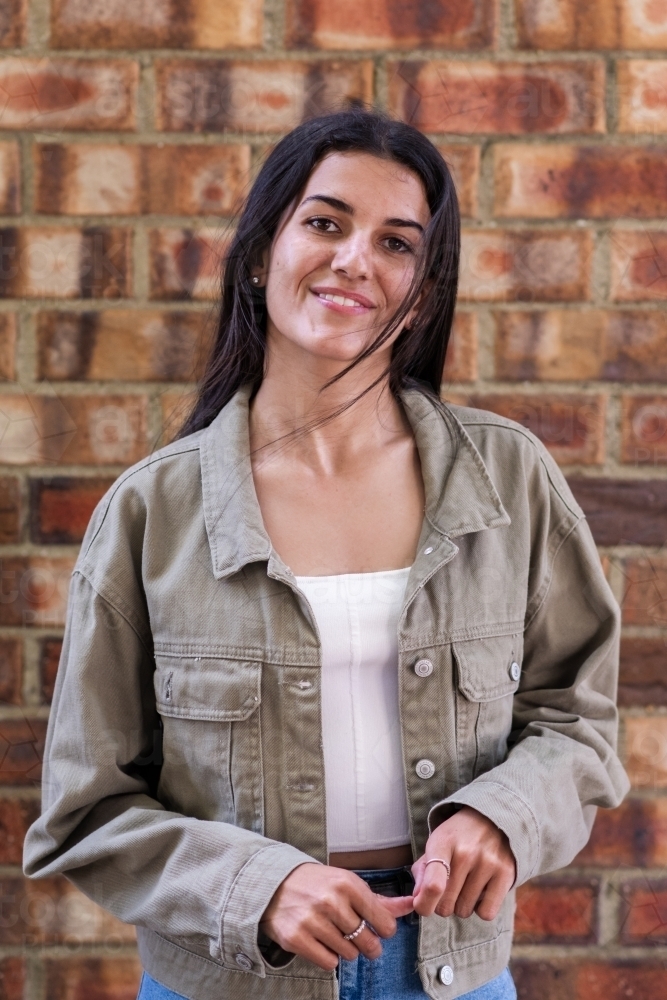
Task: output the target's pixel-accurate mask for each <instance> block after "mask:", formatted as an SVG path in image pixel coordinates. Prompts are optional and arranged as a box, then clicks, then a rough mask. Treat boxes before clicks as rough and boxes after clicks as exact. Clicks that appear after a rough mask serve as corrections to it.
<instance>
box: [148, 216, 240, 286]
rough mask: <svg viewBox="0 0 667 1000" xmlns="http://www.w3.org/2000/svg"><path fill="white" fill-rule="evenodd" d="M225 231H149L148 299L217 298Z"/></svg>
mask: <svg viewBox="0 0 667 1000" xmlns="http://www.w3.org/2000/svg"><path fill="white" fill-rule="evenodd" d="M228 235H229V234H228V232H227V231H226V230H216V229H211V228H210V227H209V228H206V229H199V230H193V229H166V228H165V229H153V230H151V232H150V255H151V257H150V297H151V298H152V299H169V300H179V299H181V300H182V299H208V300H214V301H215V300H217V299H219V297H220V289H221V280H222V262H223V258H224V254H225V251H226V249H227V243H228Z"/></svg>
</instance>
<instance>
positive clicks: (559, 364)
mask: <svg viewBox="0 0 667 1000" xmlns="http://www.w3.org/2000/svg"><path fill="white" fill-rule="evenodd" d="M494 319H495V323H496V376H497V377H498V378H501V379H509V380H513V379H520V380H523V379H544V380H545V381H576V380H579V379H610V380H612V381H618V382H623V381H625V382H655V381H656V380H661V379H664V380H666V381H667V314H665V313H664V312H659V311H658V310H644V311H641V312H640V311H632V312H630V311H628V312H626V311H623V312H620V311H619V312H613V311H611V310H605V309H581V310H577V312H572V310H570V309H545V310H540V311H538V310H535V311H531V312H526V311H521V312H519V311H516V312H515V311H512V312H496V313H494Z"/></svg>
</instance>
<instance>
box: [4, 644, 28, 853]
mask: <svg viewBox="0 0 667 1000" xmlns="http://www.w3.org/2000/svg"><path fill="white" fill-rule="evenodd" d="M22 660H23V652H22V648H21V641H20V639H0V704H3V705H20V704H21V701H22V697H21V683H22V679H23V663H22ZM1 828H2V823H1V821H0V830H1ZM1 839H2V838H0V845H1ZM1 850H2V847H1V846H0V852H1ZM0 864H2V862H0Z"/></svg>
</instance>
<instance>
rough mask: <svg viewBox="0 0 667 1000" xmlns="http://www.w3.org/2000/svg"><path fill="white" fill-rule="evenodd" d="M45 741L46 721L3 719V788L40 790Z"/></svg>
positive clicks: (0, 744)
mask: <svg viewBox="0 0 667 1000" xmlns="http://www.w3.org/2000/svg"><path fill="white" fill-rule="evenodd" d="M45 740H46V719H26V718H24V719H0V785H30V786H32V787H34V788H39V782H40V778H41V773H42V758H43V756H44V741H45ZM5 926H6V925H5ZM2 928H3V925H2V924H0V944H1V943H3V941H2V938H3V930H2Z"/></svg>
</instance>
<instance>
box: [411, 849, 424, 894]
mask: <svg viewBox="0 0 667 1000" xmlns="http://www.w3.org/2000/svg"><path fill="white" fill-rule="evenodd" d="M426 861H427V858H426V855H425V854H422V856H421V858H419V859H418V860H417V861H415V863H414V864H413V866H412V877H413V879H414V880H415V887H414V889H413V891H412V895H413V896H416V895H417V893H418V892H419V889H420V886H421V884H422V880H423V878H424V871H425V868H426Z"/></svg>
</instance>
